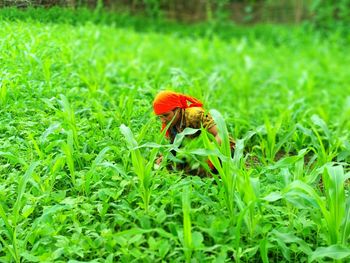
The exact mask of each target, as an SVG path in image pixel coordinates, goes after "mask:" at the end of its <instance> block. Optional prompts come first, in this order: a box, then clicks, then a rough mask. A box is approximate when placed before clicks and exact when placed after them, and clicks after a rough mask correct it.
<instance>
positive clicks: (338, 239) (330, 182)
mask: <svg viewBox="0 0 350 263" xmlns="http://www.w3.org/2000/svg"><path fill="white" fill-rule="evenodd" d="M348 178H349V174H344V169H343V167H342V166H330V165H328V166H326V167H325V169H324V172H323V175H322V179H323V183H324V193H325V197H323V196H321V195H320V194H318V193H317V192H316V191H315V190H314V188H313V187H311V186H310V185H308V184H306V183H304V182H302V181H299V180H296V181H294V182H292V183H291V184H290V185H289V186H287V187H286V189H285V190H284V191H283V192H284V197H285V198H286V200H288V201H290V202H292V203H293V204H299V205H301V206H304V205H303V202H298V200H299V201H304V204H307V205H305V206H304V208H305V209H310V208H309V205H311V206H313V207H314V208H316V209H318V211H319V212H320V213H321V215H322V216H321V217H314V219H315V220H317V222H315V223H316V224H317V225H320V226H322V230H323V233H324V235H325V236H326V237H327V240H326V242H327V244H328V245H329V247H328V248H327V249H329V250H332V251H334V250H337V249H338V250H339V251H338V252H339V253H340V252H344V251H348V252H350V249H346V248H348V247H349V245H350V244H349V237H350V206H349V204H350V197H349V196H346V195H345V185H344V182H345V181H346V180H347V179H348ZM323 219H324V220H323ZM319 249H321V248H319ZM323 249H324V248H323ZM316 252H317V250H316V251H315V253H314V254H313V255H312V258H313V259H315V258H317V255H316V254H317V253H316ZM349 255H350V254H349ZM328 256H330V255H328ZM330 257H332V256H330ZM332 258H334V259H339V258H338V257H336V256H334V257H332Z"/></svg>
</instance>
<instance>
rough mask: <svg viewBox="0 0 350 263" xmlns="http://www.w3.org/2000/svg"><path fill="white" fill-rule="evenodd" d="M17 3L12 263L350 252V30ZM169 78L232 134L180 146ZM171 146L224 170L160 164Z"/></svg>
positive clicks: (5, 201)
mask: <svg viewBox="0 0 350 263" xmlns="http://www.w3.org/2000/svg"><path fill="white" fill-rule="evenodd" d="M1 12H2V14H3V16H2V20H1V25H2V26H1V27H0V39H1V41H0V45H1V48H0V60H1V72H0V261H1V262H68V261H71V262H77V261H80V262H88V261H90V262H140V261H145V262H151V261H155V262H213V261H216V262H232V261H235V262H329V260H337V262H341V261H343V262H348V261H349V258H350V249H349V247H350V196H349V177H350V174H349V170H350V167H349V163H350V143H349V141H350V136H349V130H350V119H349V115H350V97H349V94H350V90H349V87H350V86H349V83H350V74H349V69H348V68H347V67H346V66H344V65H348V64H350V57H349V56H348V54H349V51H350V50H349V45H344V43H348V41H349V39H346V38H344V37H343V36H341V35H340V34H338V33H337V32H334V33H332V34H330V35H329V36H328V38H325V36H324V35H322V34H319V33H318V32H317V31H307V30H308V29H307V28H303V27H287V26H283V27H282V26H272V25H266V26H255V27H251V28H246V27H244V28H241V27H236V26H233V25H228V24H222V25H217V24H213V23H207V24H199V25H192V26H188V25H186V26H185V25H182V24H176V23H168V22H161V21H156V22H152V21H151V20H147V19H144V20H143V19H139V18H137V19H136V18H135V17H127V16H123V17H120V18H119V19H117V18H111V17H110V16H109V14H105V13H101V14H100V15H97V14H96V13H95V12H93V11H92V12H91V11H87V10H85V11H84V12H82V13H80V16H78V17H74V14H76V13H75V12H73V11H64V10H60V9H53V10H49V11H46V10H41V9H38V10H35V9H29V10H28V11H27V12H20V11H17V10H15V9H6V10H1ZM55 12H56V13H55ZM59 13H60V15H56V16H55V15H54V14H59ZM89 16H90V18H91V20H90V21H89V19H88V18H89ZM104 19H105V20H104ZM108 19H110V20H108ZM163 25H167V27H166V28H165V27H163ZM162 89H172V90H175V91H178V92H183V93H188V94H191V95H192V96H194V97H197V98H198V99H200V100H201V101H203V102H204V105H205V107H206V109H208V110H211V113H212V116H213V117H214V118H215V121H216V123H217V125H218V128H219V131H220V136H221V138H222V141H223V143H222V144H221V145H217V144H213V143H211V141H212V140H211V138H210V136H209V135H208V134H207V133H205V131H203V132H202V135H201V137H199V138H198V140H193V141H189V142H187V144H186V145H185V146H184V147H179V146H180V144H181V142H183V141H184V140H186V138H185V134H191V133H193V132H196V131H193V130H186V131H184V134H180V135H179V137H178V138H177V139H176V142H175V143H174V144H173V145H169V144H168V143H167V141H166V140H164V137H163V135H162V134H160V123H159V121H158V120H157V119H156V117H155V116H154V114H153V112H152V107H151V103H152V100H153V98H154V95H155V94H157V92H158V91H159V90H162ZM229 134H230V135H231V136H233V137H234V138H235V140H236V143H237V145H236V150H235V154H234V156H233V157H232V156H231V155H230V153H229V149H228V148H229V146H228V136H229ZM170 150H172V151H176V152H177V155H176V157H177V158H180V157H181V158H187V159H188V160H189V161H191V163H193V165H198V164H200V163H205V160H206V158H207V156H209V159H210V160H211V161H212V163H213V164H214V165H215V166H216V168H217V170H218V172H219V174H218V175H217V176H215V175H213V177H209V178H200V177H193V176H188V175H187V174H186V173H185V172H184V171H181V170H179V171H176V170H175V171H174V170H173V171H169V170H168V169H167V168H166V167H165V164H162V165H161V166H160V167H157V166H155V165H154V160H155V158H156V157H157V156H158V154H160V153H162V154H163V156H164V158H165V159H166V160H168V162H169V163H171V162H174V161H176V158H175V157H174V156H172V155H171V154H169V152H170Z"/></svg>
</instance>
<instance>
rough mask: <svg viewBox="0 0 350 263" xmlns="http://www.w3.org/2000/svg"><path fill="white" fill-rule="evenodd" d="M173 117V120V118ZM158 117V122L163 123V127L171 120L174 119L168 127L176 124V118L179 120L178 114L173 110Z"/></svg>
mask: <svg viewBox="0 0 350 263" xmlns="http://www.w3.org/2000/svg"><path fill="white" fill-rule="evenodd" d="M174 116H175V118H174ZM158 117H159V118H160V121H161V122H162V123H164V124H165V125H167V124H168V123H169V122H171V120H172V119H173V118H174V120H173V123H172V124H171V125H170V127H171V126H174V124H175V123H176V122H177V120H178V118H179V114H178V110H177V109H174V110H171V111H168V112H164V113H163V114H159V115H158Z"/></svg>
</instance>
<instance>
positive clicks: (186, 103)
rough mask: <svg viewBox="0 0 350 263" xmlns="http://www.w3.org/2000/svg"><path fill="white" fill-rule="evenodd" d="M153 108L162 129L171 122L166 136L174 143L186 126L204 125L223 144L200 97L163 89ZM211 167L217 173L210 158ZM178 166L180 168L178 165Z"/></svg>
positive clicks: (188, 168)
mask: <svg viewBox="0 0 350 263" xmlns="http://www.w3.org/2000/svg"><path fill="white" fill-rule="evenodd" d="M153 109H154V112H155V114H156V115H157V116H158V117H159V118H160V120H161V122H162V130H164V129H165V128H166V126H167V125H168V124H169V123H170V122H171V123H170V125H169V127H168V130H167V131H166V137H167V138H168V139H170V142H171V143H173V142H174V140H175V137H176V135H177V134H178V133H181V132H183V130H184V129H185V128H193V129H200V128H201V127H204V128H205V129H206V130H207V131H208V132H209V133H211V134H212V135H213V136H214V137H215V140H216V141H217V142H218V143H219V144H221V138H220V136H219V133H218V130H217V127H216V124H215V122H214V120H213V118H212V117H211V116H210V114H209V113H207V112H206V111H205V110H204V109H203V103H202V102H200V101H199V100H198V99H196V98H193V97H191V96H187V95H185V94H181V93H176V92H172V91H161V92H160V93H158V95H157V96H156V97H155V99H154V101H153ZM199 134H200V133H199V132H197V133H195V134H193V135H190V136H188V137H190V138H195V137H198V136H199ZM230 145H231V152H232V153H233V151H234V145H235V144H234V141H233V140H232V138H230ZM162 160H163V157H162V156H161V157H159V158H158V159H157V161H156V162H157V164H160V163H161V162H162ZM208 164H209V167H210V169H211V171H212V172H213V173H217V171H216V169H215V168H214V166H213V165H212V164H211V163H210V161H209V160H208ZM177 168H179V167H178V166H177ZM181 169H183V170H185V171H186V172H190V170H191V168H190V167H189V165H188V164H185V165H182V166H181ZM195 173H196V174H197V175H203V174H205V173H204V172H203V170H201V169H198V170H197V171H195Z"/></svg>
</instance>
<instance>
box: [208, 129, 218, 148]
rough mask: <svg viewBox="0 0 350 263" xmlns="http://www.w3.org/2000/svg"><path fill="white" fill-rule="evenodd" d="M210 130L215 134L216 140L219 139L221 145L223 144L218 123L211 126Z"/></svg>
mask: <svg viewBox="0 0 350 263" xmlns="http://www.w3.org/2000/svg"><path fill="white" fill-rule="evenodd" d="M208 132H210V133H211V134H213V135H214V137H215V140H216V141H217V143H218V144H219V145H221V138H220V136H219V132H218V128H217V127H216V125H214V126H213V127H211V128H210V129H209V130H208Z"/></svg>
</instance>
